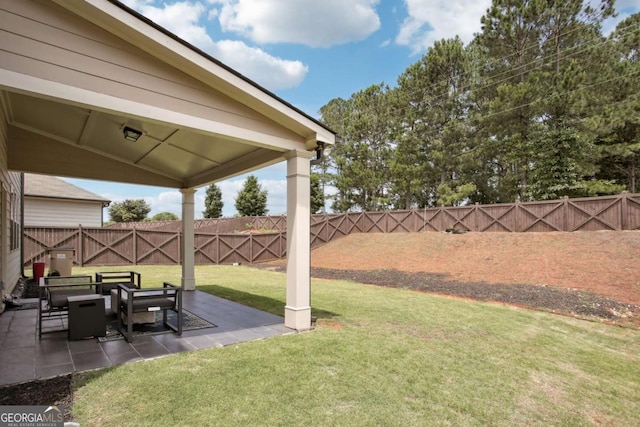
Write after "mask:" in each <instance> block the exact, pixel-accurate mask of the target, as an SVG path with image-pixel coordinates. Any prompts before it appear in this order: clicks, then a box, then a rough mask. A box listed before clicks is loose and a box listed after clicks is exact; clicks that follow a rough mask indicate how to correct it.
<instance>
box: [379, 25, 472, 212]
mask: <svg viewBox="0 0 640 427" xmlns="http://www.w3.org/2000/svg"><path fill="white" fill-rule="evenodd" d="M467 72H468V60H467V54H466V52H465V49H464V46H463V44H462V41H461V40H460V39H459V38H458V37H456V38H454V39H449V40H438V41H436V42H435V43H434V46H433V47H432V48H430V49H429V51H428V52H427V54H426V55H424V56H423V57H422V59H421V60H420V61H418V62H417V63H415V64H413V65H412V66H410V67H409V68H408V69H407V70H406V71H405V72H404V73H403V74H402V75H401V76H400V77H399V78H398V87H397V89H396V91H395V92H396V96H395V98H394V100H395V107H396V111H397V112H396V114H394V115H393V117H397V118H399V119H398V120H396V123H397V125H398V126H397V127H396V138H397V146H396V150H395V156H394V159H393V161H392V163H391V181H392V188H393V190H394V191H395V192H396V193H397V194H398V196H399V198H398V204H399V205H400V206H402V207H404V208H409V207H411V205H413V204H416V203H417V205H418V206H429V205H434V204H435V201H436V200H437V198H438V188H439V187H440V186H441V185H443V184H447V185H450V186H452V187H457V186H460V185H462V184H463V183H462V182H460V181H461V179H462V174H461V173H460V165H461V161H462V154H463V153H464V152H465V151H467V150H466V147H467V145H466V141H467V138H466V125H465V120H466V111H467V106H466V95H467V92H468V88H469V86H468V82H467V81H468V77H467Z"/></svg>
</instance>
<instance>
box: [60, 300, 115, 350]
mask: <svg viewBox="0 0 640 427" xmlns="http://www.w3.org/2000/svg"><path fill="white" fill-rule="evenodd" d="M68 304H69V339H70V340H78V339H81V338H88V337H104V336H105V335H107V319H106V317H105V312H104V298H103V297H102V296H101V295H96V294H92V295H76V296H70V297H69V298H68Z"/></svg>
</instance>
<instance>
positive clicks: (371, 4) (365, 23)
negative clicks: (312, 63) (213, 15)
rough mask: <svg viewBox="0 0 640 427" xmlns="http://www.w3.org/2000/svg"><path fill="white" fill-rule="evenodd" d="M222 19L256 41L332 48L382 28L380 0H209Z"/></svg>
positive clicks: (228, 27)
mask: <svg viewBox="0 0 640 427" xmlns="http://www.w3.org/2000/svg"><path fill="white" fill-rule="evenodd" d="M209 1H210V3H212V4H213V5H220V13H219V14H218V19H219V21H220V25H221V27H222V29H223V30H225V31H232V32H235V33H237V34H241V35H242V36H244V37H247V38H249V39H250V40H252V41H254V42H256V43H260V44H263V43H298V44H303V45H307V46H311V47H329V46H333V45H338V44H344V43H349V42H352V41H358V40H363V39H365V38H367V37H368V36H369V35H371V34H372V33H374V32H375V31H377V30H378V29H379V28H380V18H379V17H378V14H377V12H376V10H375V5H376V4H378V2H379V0H348V1H345V0H322V1H319V0H295V1H287V2H284V1H282V0H209Z"/></svg>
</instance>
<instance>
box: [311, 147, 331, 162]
mask: <svg viewBox="0 0 640 427" xmlns="http://www.w3.org/2000/svg"><path fill="white" fill-rule="evenodd" d="M330 152H331V147H327V146H325V144H324V142H321V141H318V145H317V146H316V158H315V159H313V160H311V164H312V165H317V164H319V163H320V162H321V161H322V159H324V158H325V157H327V156H328V155H329V153H330Z"/></svg>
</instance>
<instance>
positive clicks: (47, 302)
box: [38, 275, 97, 338]
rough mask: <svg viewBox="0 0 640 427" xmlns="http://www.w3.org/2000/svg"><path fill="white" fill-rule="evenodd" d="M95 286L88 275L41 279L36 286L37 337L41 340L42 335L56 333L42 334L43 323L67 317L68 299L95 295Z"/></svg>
mask: <svg viewBox="0 0 640 427" xmlns="http://www.w3.org/2000/svg"><path fill="white" fill-rule="evenodd" d="M96 286H97V284H96V283H95V282H93V277H92V276H90V275H75V276H50V277H41V278H40V283H39V284H38V337H39V338H41V337H42V334H43V333H47V332H56V331H57V330H56V329H54V330H51V331H47V332H43V330H42V324H43V322H45V321H49V320H62V319H63V318H64V317H68V315H69V301H68V298H69V297H72V296H78V295H93V294H95V293H96ZM61 323H62V324H63V325H64V323H63V322H61ZM60 330H63V331H64V330H67V328H64V327H63V328H62V329H60Z"/></svg>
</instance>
